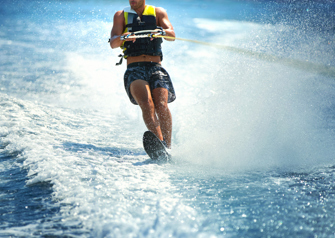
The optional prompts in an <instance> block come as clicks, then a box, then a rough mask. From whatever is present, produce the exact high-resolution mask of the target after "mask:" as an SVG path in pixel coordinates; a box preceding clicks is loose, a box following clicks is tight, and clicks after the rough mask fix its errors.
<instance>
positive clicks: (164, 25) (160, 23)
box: [156, 7, 176, 41]
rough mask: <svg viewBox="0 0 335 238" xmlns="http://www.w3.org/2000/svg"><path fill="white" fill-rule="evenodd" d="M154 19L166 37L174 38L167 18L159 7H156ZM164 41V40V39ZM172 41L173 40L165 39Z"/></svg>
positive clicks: (174, 35)
mask: <svg viewBox="0 0 335 238" xmlns="http://www.w3.org/2000/svg"><path fill="white" fill-rule="evenodd" d="M156 17H157V19H158V26H161V27H162V28H163V29H164V31H165V32H166V36H171V37H176V34H175V32H174V30H173V26H172V24H171V22H170V20H169V18H168V15H167V13H166V11H165V10H164V9H163V8H161V7H156ZM164 39H165V38H164ZM165 40H170V41H174V39H165Z"/></svg>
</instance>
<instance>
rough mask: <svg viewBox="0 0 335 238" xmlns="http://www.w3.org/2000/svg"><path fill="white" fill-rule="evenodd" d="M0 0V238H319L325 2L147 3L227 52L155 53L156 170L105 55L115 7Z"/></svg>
mask: <svg viewBox="0 0 335 238" xmlns="http://www.w3.org/2000/svg"><path fill="white" fill-rule="evenodd" d="M2 3H3V4H1V6H0V10H1V17H0V19H1V25H0V45H1V48H0V52H1V54H0V59H1V64H0V73H1V75H0V77H1V78H0V110H1V113H0V201H1V204H2V206H1V208H0V214H1V216H0V237H10V236H12V237H333V236H334V235H335V228H334V224H335V221H334V215H333V214H334V213H335V209H334V204H335V203H334V201H335V196H334V191H335V189H334V182H335V178H334V170H335V167H334V164H335V162H334V152H335V148H334V145H335V143H334V125H335V123H334V110H335V107H334V98H335V95H334V92H335V91H334V86H335V83H334V82H335V81H334V74H333V70H334V67H335V65H334V53H335V52H334V51H335V49H334V42H335V40H334V28H333V21H332V20H331V19H333V17H334V11H332V10H333V9H334V4H333V3H332V2H330V1H322V2H318V3H313V2H312V1H308V2H305V3H304V4H303V3H300V2H291V3H289V2H284V1H282V2H277V3H273V2H262V1H253V2H251V1H245V2H244V1H214V0H213V1H205V2H204V1H193V2H190V1H178V2H177V1H169V2H168V3H167V2H165V1H155V2H152V3H151V4H153V5H157V6H163V7H164V8H166V9H167V11H168V14H169V18H170V20H171V22H172V24H173V25H174V28H175V31H176V33H177V36H178V37H182V38H188V39H195V40H200V41H205V42H211V43H213V44H219V45H223V46H230V47H234V50H229V49H227V48H226V49H222V48H220V47H217V46H212V47H210V46H204V45H200V44H192V43H188V42H183V41H175V42H164V43H163V49H164V61H163V65H164V67H165V68H166V69H167V70H168V71H169V74H170V75H171V76H172V80H173V83H174V86H175V89H176V92H177V100H176V101H175V102H174V103H172V104H171V105H170V108H171V111H172V114H173V119H174V128H173V152H172V153H173V158H174V160H173V161H172V162H171V163H155V162H153V161H151V160H150V159H149V158H148V156H147V155H146V154H145V152H144V150H143V148H142V141H141V138H142V134H143V132H144V131H145V126H144V125H143V122H142V118H141V112H140V111H139V109H138V107H135V106H133V105H132V104H131V103H130V102H129V99H128V98H127V96H126V93H125V91H124V89H123V80H122V78H123V73H124V70H125V65H122V66H120V67H115V66H114V65H115V63H116V62H117V61H118V58H117V55H118V54H119V53H120V52H119V51H118V50H113V51H112V50H111V49H110V48H109V45H108V43H107V39H108V38H109V33H110V29H111V27H112V17H113V14H114V12H115V11H116V10H119V9H122V8H123V7H124V6H126V5H127V2H124V1H112V2H109V1H102V0H101V1H49V2H39V1H2ZM147 3H149V2H147ZM307 7H308V8H307ZM180 19H182V21H180ZM320 19H323V20H322V21H321V20H320ZM250 50H251V51H253V52H258V53H259V52H260V53H261V55H259V54H258V56H261V57H258V56H257V55H254V56H252V55H250V54H248V53H247V52H249V51H250ZM268 54H270V55H274V56H276V57H277V58H272V59H275V60H268V59H269V58H267V60H264V59H266V57H263V56H264V55H268ZM256 56H257V57H256ZM267 57H268V56H267ZM280 57H282V58H284V59H293V61H290V63H289V64H283V63H280V62H279V58H280ZM301 61H303V62H308V63H311V64H304V65H303V67H300V66H299V65H300V62H301ZM281 62H282V61H281ZM306 65H309V66H310V65H312V66H313V67H306ZM315 65H322V67H323V69H322V70H319V69H320V68H318V67H314V66H315ZM298 66H299V67H298Z"/></svg>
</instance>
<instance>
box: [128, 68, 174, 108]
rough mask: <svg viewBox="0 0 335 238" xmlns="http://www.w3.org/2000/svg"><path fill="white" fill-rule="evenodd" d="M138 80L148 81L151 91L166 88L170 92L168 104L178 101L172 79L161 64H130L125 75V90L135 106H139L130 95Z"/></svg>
mask: <svg viewBox="0 0 335 238" xmlns="http://www.w3.org/2000/svg"><path fill="white" fill-rule="evenodd" d="M137 79H142V80H145V81H147V82H148V83H149V86H150V90H151V91H152V90H154V89H155V88H166V89H167V90H168V91H169V97H168V103H170V102H173V101H174V100H175V99H176V94H175V92H174V88H173V85H172V81H171V78H170V76H169V74H168V72H167V71H166V70H165V69H164V68H163V67H162V66H161V65H160V64H158V63H153V62H137V63H131V64H129V65H128V66H127V70H126V72H125V73H124V88H125V89H126V92H127V94H128V97H129V99H130V101H131V102H132V103H133V104H135V105H138V104H137V102H136V101H135V99H134V98H133V96H132V95H131V93H130V84H131V83H132V82H134V81H135V80H137Z"/></svg>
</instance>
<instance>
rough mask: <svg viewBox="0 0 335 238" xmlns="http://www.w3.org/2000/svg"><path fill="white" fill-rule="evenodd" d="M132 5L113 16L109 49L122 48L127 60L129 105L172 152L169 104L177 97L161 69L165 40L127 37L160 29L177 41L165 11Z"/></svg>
mask: <svg viewBox="0 0 335 238" xmlns="http://www.w3.org/2000/svg"><path fill="white" fill-rule="evenodd" d="M129 4H130V7H127V8H125V9H124V10H121V11H118V12H116V13H115V15H114V22H113V28H112V32H111V38H110V46H111V47H112V48H113V49H114V48H117V47H121V48H122V49H123V52H124V58H125V59H127V70H126V72H125V74H124V85H125V89H126V92H127V94H128V96H129V99H130V101H131V102H132V103H133V104H135V105H139V106H140V108H141V110H142V115H143V120H144V123H145V125H146V126H147V128H148V130H150V131H151V132H153V133H154V134H155V135H156V136H157V137H158V138H159V139H160V140H161V141H163V143H164V144H165V145H166V146H167V148H171V134H172V116H171V113H170V110H169V108H168V103H170V102H172V101H174V100H175V98H176V96H175V92H174V88H173V85H172V82H171V79H170V76H169V74H168V73H167V71H166V70H165V69H164V68H163V67H162V66H161V61H162V59H163V55H162V51H161V43H162V38H156V37H153V38H149V37H147V38H137V39H136V38H135V39H134V38H127V36H129V35H130V34H132V33H131V32H136V31H141V30H142V31H143V30H156V29H157V27H161V29H162V33H163V35H164V36H168V37H172V38H165V39H166V40H174V39H173V38H174V37H175V33H174V30H173V27H172V24H171V23H170V21H169V18H168V15H167V13H166V11H165V10H164V9H163V8H160V7H154V6H149V5H146V4H145V0H129ZM121 62H122V58H121V61H120V63H121Z"/></svg>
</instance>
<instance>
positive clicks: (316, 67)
mask: <svg viewBox="0 0 335 238" xmlns="http://www.w3.org/2000/svg"><path fill="white" fill-rule="evenodd" d="M146 37H149V38H165V39H171V40H180V41H186V42H191V43H195V44H200V45H206V46H210V47H214V48H218V49H223V50H227V51H231V52H235V53H239V54H242V55H245V56H250V57H253V58H256V59H260V60H264V61H268V62H274V63H280V64H282V65H286V66H290V67H294V68H296V69H300V70H305V71H308V72H312V73H315V72H316V73H319V74H322V75H324V76H329V77H332V78H335V67H333V66H330V65H324V64H317V63H313V62H310V61H308V60H298V59H292V58H285V57H279V56H275V55H272V54H268V53H261V52H256V51H252V50H248V49H242V48H237V47H233V46H225V45H220V44H214V43H210V42H204V41H198V40H191V39H185V38H178V37H172V36H166V35H165V32H164V30H162V29H156V30H144V31H137V32H133V33H132V34H129V35H127V36H121V39H123V40H124V39H128V38H129V39H136V38H146ZM119 57H120V55H119Z"/></svg>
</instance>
